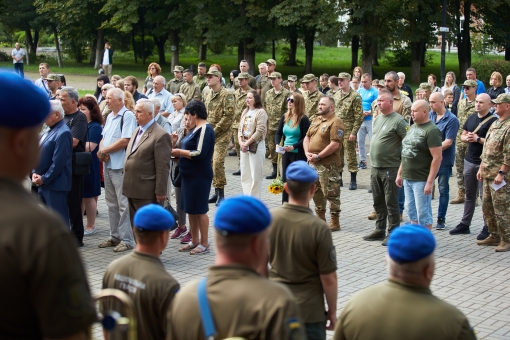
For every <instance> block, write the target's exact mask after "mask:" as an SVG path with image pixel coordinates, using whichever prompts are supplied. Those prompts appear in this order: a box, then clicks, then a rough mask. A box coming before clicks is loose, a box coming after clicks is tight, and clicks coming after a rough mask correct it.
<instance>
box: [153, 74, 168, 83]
mask: <svg viewBox="0 0 510 340" xmlns="http://www.w3.org/2000/svg"><path fill="white" fill-rule="evenodd" d="M156 78H158V79H160V80H161V82H162V83H163V85H166V79H165V77H163V76H155V77H154V79H156Z"/></svg>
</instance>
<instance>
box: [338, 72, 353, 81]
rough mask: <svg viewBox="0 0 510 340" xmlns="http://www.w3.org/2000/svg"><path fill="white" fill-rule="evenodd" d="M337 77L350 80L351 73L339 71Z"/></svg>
mask: <svg viewBox="0 0 510 340" xmlns="http://www.w3.org/2000/svg"><path fill="white" fill-rule="evenodd" d="M338 79H349V80H351V75H350V74H349V73H347V72H340V73H339V74H338Z"/></svg>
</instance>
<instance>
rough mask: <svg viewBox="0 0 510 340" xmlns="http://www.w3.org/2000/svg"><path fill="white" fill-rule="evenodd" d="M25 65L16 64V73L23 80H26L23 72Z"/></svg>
mask: <svg viewBox="0 0 510 340" xmlns="http://www.w3.org/2000/svg"><path fill="white" fill-rule="evenodd" d="M23 65H24V64H23V63H14V72H16V73H17V74H19V76H20V77H21V78H25V73H24V72H23Z"/></svg>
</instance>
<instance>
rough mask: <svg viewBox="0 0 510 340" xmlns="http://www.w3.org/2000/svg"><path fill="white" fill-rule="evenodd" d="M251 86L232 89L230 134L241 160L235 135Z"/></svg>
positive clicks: (239, 147)
mask: <svg viewBox="0 0 510 340" xmlns="http://www.w3.org/2000/svg"><path fill="white" fill-rule="evenodd" d="M251 90H252V88H251V87H248V90H246V92H244V91H243V89H242V88H238V89H237V90H235V91H234V98H235V102H236V105H235V109H234V118H233V119H232V136H233V138H234V144H235V146H236V152H237V159H238V160H239V161H241V146H240V145H239V138H238V137H237V132H238V129H239V120H240V119H241V115H242V114H243V111H244V110H245V109H246V107H247V106H246V95H247V94H248V92H249V91H251Z"/></svg>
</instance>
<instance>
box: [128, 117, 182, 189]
mask: <svg viewBox="0 0 510 340" xmlns="http://www.w3.org/2000/svg"><path fill="white" fill-rule="evenodd" d="M139 129H140V127H138V128H137V129H136V130H135V132H134V133H133V135H132V136H131V139H130V141H129V144H128V146H127V149H126V159H125V161H124V182H123V187H122V190H123V193H124V195H125V196H126V197H128V198H138V199H155V198H156V194H158V195H166V194H167V192H166V191H167V184H168V175H169V173H170V156H171V153H172V142H171V138H170V135H169V134H168V133H167V132H166V131H165V130H164V129H163V128H162V127H161V126H159V124H158V123H156V122H155V121H154V122H153V123H152V125H151V126H149V128H148V129H147V130H146V131H145V132H144V133H143V134H142V136H141V137H140V140H139V142H138V145H137V146H136V148H135V149H134V150H133V143H134V142H135V139H136V135H137V134H138V131H139Z"/></svg>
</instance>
